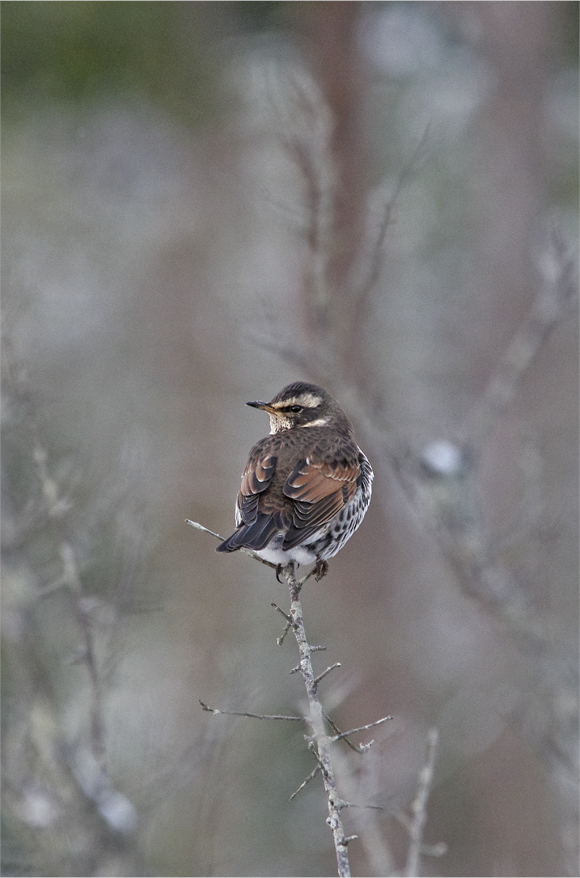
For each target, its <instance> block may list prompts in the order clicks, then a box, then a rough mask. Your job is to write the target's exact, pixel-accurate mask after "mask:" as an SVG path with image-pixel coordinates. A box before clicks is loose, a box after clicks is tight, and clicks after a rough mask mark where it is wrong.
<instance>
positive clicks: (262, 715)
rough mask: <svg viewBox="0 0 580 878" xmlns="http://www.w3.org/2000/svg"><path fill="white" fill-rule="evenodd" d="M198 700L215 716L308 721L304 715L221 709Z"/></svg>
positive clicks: (203, 707)
mask: <svg viewBox="0 0 580 878" xmlns="http://www.w3.org/2000/svg"><path fill="white" fill-rule="evenodd" d="M198 700H199V703H200V704H201V707H202V710H206V711H207V712H208V713H213V714H215V716H247V717H249V718H250V719H284V720H289V721H290V722H299V723H305V722H308V720H307V719H306V717H304V716H282V715H280V714H271V713H248V712H247V711H245V710H219V709H218V708H217V707H209V706H208V705H207V704H206V703H205V701H201V699H198Z"/></svg>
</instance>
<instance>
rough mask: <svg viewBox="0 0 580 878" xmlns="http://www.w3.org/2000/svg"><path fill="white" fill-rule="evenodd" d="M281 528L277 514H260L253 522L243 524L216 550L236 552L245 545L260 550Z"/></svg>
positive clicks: (256, 550)
mask: <svg viewBox="0 0 580 878" xmlns="http://www.w3.org/2000/svg"><path fill="white" fill-rule="evenodd" d="M279 530H280V524H279V522H278V521H277V519H276V516H275V515H265V514H263V513H262V514H261V515H258V517H257V519H256V521H255V522H254V523H253V524H250V525H247V524H242V525H241V527H239V528H238V529H237V530H236V531H234V533H233V534H232V535H231V536H229V537H228V538H227V540H224V541H223V543H220V544H219V546H218V547H217V548H216V552H235V551H236V549H241V548H242V546H244V547H245V548H246V549H253V550H254V551H255V552H259V551H260V549H263V548H264V547H265V546H267V545H268V543H269V542H270V540H271V539H272V537H273V536H274V535H275V534H276V533H278V531H279Z"/></svg>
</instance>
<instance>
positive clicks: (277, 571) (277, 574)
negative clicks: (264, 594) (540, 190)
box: [276, 564, 286, 583]
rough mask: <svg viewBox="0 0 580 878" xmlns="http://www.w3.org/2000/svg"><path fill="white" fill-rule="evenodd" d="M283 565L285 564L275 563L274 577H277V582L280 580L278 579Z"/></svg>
mask: <svg viewBox="0 0 580 878" xmlns="http://www.w3.org/2000/svg"><path fill="white" fill-rule="evenodd" d="M285 566H286V565H285V564H276V579H277V580H278V582H280V583H281V582H282V580H281V579H280V574H281V573H282V571H283V570H284V567H285Z"/></svg>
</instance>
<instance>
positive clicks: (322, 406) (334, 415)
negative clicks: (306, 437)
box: [246, 381, 352, 436]
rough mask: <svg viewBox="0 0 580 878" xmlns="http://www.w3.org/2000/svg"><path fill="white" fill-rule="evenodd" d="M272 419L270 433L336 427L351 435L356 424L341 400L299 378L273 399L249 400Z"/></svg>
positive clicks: (254, 406)
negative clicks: (343, 407) (349, 416)
mask: <svg viewBox="0 0 580 878" xmlns="http://www.w3.org/2000/svg"><path fill="white" fill-rule="evenodd" d="M246 405H250V406H252V407H253V408H256V409H262V411H265V412H267V413H268V416H269V418H270V433H279V432H280V431H281V430H294V429H296V428H298V427H333V428H334V429H335V430H338V431H339V432H341V433H344V434H345V435H347V436H351V435H352V427H351V425H350V422H349V420H348V418H347V416H346V415H345V413H344V411H343V410H342V408H341V407H340V405H339V404H338V403H337V401H336V400H335V399H334V398H333V397H332V396H331V395H330V394H329V393H327V391H326V390H324V389H323V388H322V387H317V386H316V385H315V384H306V383H304V382H302V381H297V382H295V383H294V384H289V385H288V386H287V387H285V388H284V389H283V390H281V391H280V393H277V394H276V396H275V397H274V398H273V399H271V400H270V402H248V403H246Z"/></svg>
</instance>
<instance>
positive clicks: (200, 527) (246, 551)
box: [185, 518, 278, 570]
mask: <svg viewBox="0 0 580 878" xmlns="http://www.w3.org/2000/svg"><path fill="white" fill-rule="evenodd" d="M185 523H186V524H189V525H191V527H195V528H197V530H202V531H203V532H204V533H206V534H211V536H212V537H215V538H216V540H219V541H220V542H222V543H223V541H224V540H225V537H222V536H220V534H216V533H215V531H213V530H210V529H209V528H208V527H204V526H203V524H200V523H199V521H191V520H190V519H189V518H186V519H185ZM238 551H239V552H243V553H244V555H249V556H250V558H255V560H256V561H259V562H260V564H265V565H266V567H271V568H272V569H273V570H276V569H277V566H278V565H277V564H272V563H271V562H270V561H264V559H263V558H260V556H259V555H258V554H257V553H256V552H253V551H252V550H251V549H246V547H245V546H241V547H240V548H239V549H238Z"/></svg>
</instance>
